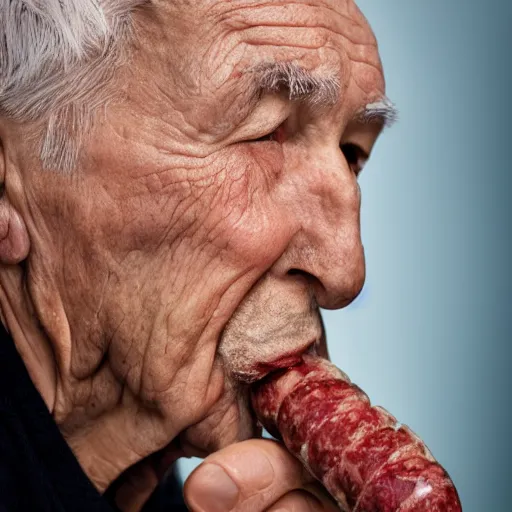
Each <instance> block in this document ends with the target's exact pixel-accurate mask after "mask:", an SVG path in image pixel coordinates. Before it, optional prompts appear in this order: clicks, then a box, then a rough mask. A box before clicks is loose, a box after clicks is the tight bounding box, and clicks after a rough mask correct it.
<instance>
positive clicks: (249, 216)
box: [205, 143, 295, 269]
mask: <svg viewBox="0 0 512 512" xmlns="http://www.w3.org/2000/svg"><path fill="white" fill-rule="evenodd" d="M256 146H257V147H252V146H251V145H247V146H241V147H239V148H237V149H236V150H235V151H236V152H234V153H233V154H231V155H230V158H229V159H228V161H227V165H226V170H225V178H224V179H225V181H224V183H223V184H222V192H221V191H219V193H218V194H217V198H218V200H217V201H215V202H213V203H211V204H210V207H209V213H208V218H207V219H205V225H206V226H208V227H210V228H211V229H208V231H207V237H208V241H209V242H210V243H213V244H215V245H216V246H218V247H220V248H221V249H222V257H223V259H226V258H227V259H228V260H229V261H231V262H236V265H237V266H239V265H242V266H245V267H248V266H249V267H256V268H261V269H267V268H268V267H269V266H271V265H272V263H273V262H274V261H275V260H276V259H277V258H278V257H279V256H280V255H281V254H282V252H283V251H284V249H285V248H286V246H287V245H288V243H289V240H290V238H291V237H292V236H293V234H294V230H295V227H294V225H293V222H292V219H291V216H290V215H287V213H286V210H285V207H284V205H283V204H281V203H279V202H278V201H276V198H275V187H276V184H277V183H278V179H279V175H280V173H281V170H282V167H283V165H282V158H283V157H282V152H281V151H280V150H276V148H275V146H277V144H275V143H268V144H267V143H263V144H261V145H259V144H258V145H256ZM258 146H261V147H258ZM271 146H274V148H272V147H271Z"/></svg>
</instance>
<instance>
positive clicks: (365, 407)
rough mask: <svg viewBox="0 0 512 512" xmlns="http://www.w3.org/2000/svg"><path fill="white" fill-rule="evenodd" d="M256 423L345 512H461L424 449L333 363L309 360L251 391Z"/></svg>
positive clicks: (443, 475)
mask: <svg viewBox="0 0 512 512" xmlns="http://www.w3.org/2000/svg"><path fill="white" fill-rule="evenodd" d="M252 403H253V407H254V410H255V412H256V415H257V417H258V419H259V420H260V422H261V423H262V424H263V426H264V427H265V428H266V429H267V430H268V431H269V432H270V433H271V434H272V435H274V436H275V437H277V438H280V439H282V441H283V442H284V444H285V445H286V447H287V448H288V450H290V452H291V453H293V454H294V455H295V456H296V457H297V458H298V459H299V460H301V462H302V463H303V464H304V465H305V467H306V468H307V469H308V470H309V471H310V472H311V474H312V475H313V476H314V477H315V478H317V479H318V480H319V481H320V482H322V484H323V485H324V487H325V488H326V489H327V490H328V491H329V492H330V493H331V495H332V496H333V497H334V498H335V499H336V500H337V502H338V504H339V506H340V508H341V509H342V510H343V511H345V512H395V511H399V512H460V511H462V507H461V504H460V501H459V497H458V495H457V491H456V489H455V487H454V485H453V483H452V481H451V479H450V477H449V476H448V474H447V473H446V471H445V470H444V469H443V468H442V467H441V466H440V465H439V464H438V463H437V462H436V460H435V459H434V458H433V457H432V455H431V454H430V452H429V450H428V449H427V447H426V446H425V444H424V443H423V441H421V439H419V438H418V437H417V436H416V435H415V434H414V433H413V432H412V431H411V430H410V429H409V428H407V427H406V426H405V425H401V424H399V423H398V422H397V420H396V419H395V418H394V417H393V416H392V415H391V414H389V413H388V412H387V411H385V410H384V409H382V408H380V407H372V405H371V404H370V401H369V399H368V397H367V396H366V394H365V393H364V392H363V391H362V390H361V389H360V388H358V387H357V386H356V385H355V384H353V383H351V382H350V379H349V378H348V377H347V376H346V375H345V374H344V373H343V372H341V371H340V370H338V369H337V368H336V367H335V366H334V365H333V364H331V363H330V362H329V361H326V360H325V359H321V358H319V357H316V356H309V355H305V356H304V357H303V361H302V362H301V363H300V364H298V365H297V366H294V367H292V368H289V369H287V370H283V371H280V372H275V373H273V374H270V375H269V376H267V377H266V378H265V379H263V380H262V381H260V382H258V383H256V384H255V385H254V386H253V388H252Z"/></svg>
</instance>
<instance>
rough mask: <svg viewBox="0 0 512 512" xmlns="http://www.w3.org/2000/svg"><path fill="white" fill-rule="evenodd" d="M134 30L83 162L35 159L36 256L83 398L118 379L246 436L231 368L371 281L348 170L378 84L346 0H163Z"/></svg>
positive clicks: (161, 410)
mask: <svg viewBox="0 0 512 512" xmlns="http://www.w3.org/2000/svg"><path fill="white" fill-rule="evenodd" d="M135 32H136V34H137V42H136V44H135V46H134V51H133V55H132V59H131V62H130V63H129V64H128V65H127V67H126V68H125V69H124V70H123V72H122V76H121V77H120V81H119V83H120V87H121V88H122V92H124V99H123V101H122V102H120V103H117V104H113V105H111V106H110V107H109V109H108V111H107V114H106V119H105V120H103V121H101V120H100V121H99V122H98V124H97V125H96V127H95V130H94V132H93V133H92V134H91V136H90V139H88V140H87V144H86V154H85V156H84V159H83V162H82V166H81V169H80V170H79V172H77V173H76V174H75V175H74V176H71V177H69V176H63V175H59V174H57V173H42V174H41V173H40V172H37V173H36V172H34V173H28V175H27V185H26V187H27V190H28V196H29V200H30V201H31V202H32V204H33V205H34V206H33V207H32V208H33V210H34V211H35V213H34V215H33V223H34V225H33V227H32V228H31V229H32V230H33V231H34V232H38V233H39V235H40V236H38V237H35V236H33V237H32V239H33V241H32V253H31V256H30V258H29V272H30V275H31V276H33V281H34V282H35V283H36V284H33V285H32V286H33V289H34V294H35V295H37V297H38V304H39V308H40V310H41V315H42V316H43V317H44V318H45V319H47V320H45V322H46V323H47V325H46V328H47V329H48V330H49V331H51V330H52V320H51V318H52V315H51V314H50V312H51V311H53V310H54V309H55V310H59V311H60V310H62V311H65V314H66V317H67V319H68V322H69V326H70V334H71V339H72V344H73V345H72V346H73V350H72V351H71V354H70V355H69V366H70V368H71V375H72V376H73V378H75V379H76V380H77V381H78V380H79V379H84V378H86V377H88V376H90V375H92V374H94V373H97V375H98V377H97V381H98V382H100V383H101V384H98V386H97V387H98V390H96V391H95V389H94V388H93V391H92V392H91V394H92V398H94V396H95V395H98V396H99V397H100V398H101V397H103V398H104V396H105V395H107V396H108V395H109V393H112V401H115V400H117V399H118V398H117V396H118V395H116V394H115V393H120V391H119V390H120V389H122V390H123V391H122V393H125V394H126V393H129V394H130V396H132V397H136V399H137V401H138V403H139V404H140V408H141V410H148V411H149V410H151V411H157V413H158V414H156V413H155V417H156V416H158V418H160V419H159V420H158V421H161V422H162V424H166V425H167V427H166V428H167V431H169V429H170V427H169V425H170V424H171V423H172V428H173V429H174V430H176V431H183V430H184V429H187V430H186V431H185V433H184V434H183V436H182V440H183V441H184V442H187V443H190V444H191V445H194V446H195V447H197V448H198V449H204V450H207V451H209V450H213V449H215V448H218V447H219V446H222V445H224V444H227V443H229V442H232V441H234V440H236V439H238V438H241V437H245V436H247V435H250V434H251V433H252V429H253V425H252V422H251V420H250V415H249V414H248V412H247V410H246V407H245V405H243V393H244V391H243V389H244V388H243V386H242V387H240V386H239V385H238V384H237V383H236V382H237V381H236V379H235V378H234V377H233V376H234V375H236V376H238V377H243V378H245V379H251V378H254V377H255V376H258V375H261V373H262V372H263V373H264V372H265V371H267V370H268V369H269V368H271V367H272V366H273V361H275V360H276V359H282V358H285V360H287V359H286V358H288V357H291V358H292V359H293V355H294V354H296V353H297V352H301V351H304V350H307V349H308V347H311V345H312V344H315V343H318V341H319V340H320V339H321V337H322V326H321V320H320V315H319V311H318V308H319V307H324V308H339V307H343V306H345V305H346V304H348V303H349V302H350V301H351V300H352V299H354V297H355V296H356V295H357V294H358V292H359V291H360V289H361V287H362V284H363V280H364V258H363V249H362V245H361V241H360V232H359V208H360V191H359V187H358V184H357V171H358V165H359V162H360V161H361V159H362V158H363V155H364V154H369V153H370V151H371V149H372V146H373V144H374V142H375V140H376V138H377V135H378V133H379V131H380V129H381V126H380V125H379V124H378V123H377V124H364V123H361V122H360V121H358V115H359V113H360V111H361V109H363V108H364V107H365V106H366V105H367V104H369V103H372V102H375V101H377V100H378V99H379V98H380V97H381V96H382V95H383V93H384V82H383V77H382V71H381V66H380V61H379V56H378V52H377V48H376V43H375V40H374V37H373V35H372V32H371V30H370V28H369V27H368V25H367V23H366V21H365V19H364V18H363V16H362V15H361V14H360V12H359V11H358V9H357V7H356V6H355V5H354V4H353V2H352V1H350V0H315V1H309V2H302V1H291V0H290V1H283V2H276V1H274V0H269V1H263V2H262V1H258V2H256V1H252V0H239V1H229V2H227V1H213V0H206V1H202V2H193V3H192V4H191V5H187V4H186V3H184V2H183V3H180V2H169V1H167V0H165V1H164V0H161V1H155V2H153V5H152V6H150V7H148V8H146V10H141V11H140V12H138V13H137V15H136V27H135ZM275 64H278V65H279V64H280V65H281V66H280V67H279V66H277V67H275V66H274V65H275ZM273 66H274V67H273ZM287 66H288V67H287ZM269 69H270V70H272V69H275V70H278V71H279V69H280V70H281V74H279V73H278V74H274V75H269ZM283 69H288V70H290V69H291V70H292V72H293V70H295V71H297V70H301V72H302V73H303V75H304V76H309V77H310V78H311V77H316V82H317V85H318V86H319V87H322V86H326V85H327V89H328V90H329V91H330V94H329V95H327V96H325V95H324V97H322V95H321V94H320V93H318V94H316V93H315V90H314V89H315V86H314V82H315V80H314V79H311V80H310V82H308V83H309V84H310V85H309V86H308V87H309V89H308V90H306V91H303V93H302V94H301V93H300V91H299V92H297V91H296V90H295V89H293V87H294V86H293V84H290V83H287V80H288V79H287V78H286V76H285V75H286V73H284V72H282V71H283ZM292 75H293V73H292ZM269 76H271V78H272V77H273V80H274V81H273V82H272V80H271V78H269ZM329 84H330V85H329ZM336 84H337V85H336ZM329 87H330V88H329ZM324 89H325V88H324ZM324 92H325V90H324ZM322 98H323V99H322ZM356 146H357V148H359V149H355V148H356ZM347 148H349V149H347ZM41 281H44V282H45V286H42V287H41V288H38V285H37V283H40V282H41ZM55 290H58V293H59V295H60V297H61V303H59V304H55V303H54V302H55V301H54V300H53V299H52V298H51V297H52V296H53V295H52V293H53V292H54V291H55ZM52 301H53V303H52ZM278 364H279V363H278ZM114 383H115V384H114ZM109 386H112V387H114V388H115V389H116V390H117V391H116V392H113V391H112V392H111V391H108V390H110V387H109ZM71 387H72V386H70V387H69V389H70V390H71ZM106 390H107V391H106ZM63 393H64V395H65V393H66V391H64V392H63ZM69 393H72V391H69ZM241 397H242V398H241ZM73 400H75V402H76V400H78V399H77V398H76V397H75V398H73ZM92 401H93V402H94V400H92ZM90 403H91V395H88V396H87V402H86V403H84V407H85V408H88V407H90ZM63 415H64V412H63ZM155 422H156V420H155ZM192 425H195V426H192ZM188 427H190V428H188ZM158 428H159V429H160V430H159V432H161V435H162V440H161V442H162V444H165V442H168V441H169V439H165V434H164V433H163V431H164V430H165V429H164V427H163V426H162V425H160V423H159V426H158Z"/></svg>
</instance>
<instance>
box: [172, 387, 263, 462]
mask: <svg viewBox="0 0 512 512" xmlns="http://www.w3.org/2000/svg"><path fill="white" fill-rule="evenodd" d="M261 434H262V429H261V426H259V424H258V422H257V420H256V417H255V416H254V413H253V412H252V409H251V408H250V406H249V398H248V389H247V387H246V386H238V387H237V389H236V390H232V391H229V392H226V393H225V395H224V396H223V397H222V398H221V400H219V402H217V403H216V404H215V406H214V407H213V408H212V409H211V410H210V411H209V412H208V414H207V415H206V416H205V418H203V419H202V420H201V421H199V422H198V423H196V424H195V425H192V426H190V427H188V428H187V429H185V430H184V431H183V432H182V433H181V435H180V445H181V448H182V450H183V453H184V455H185V457H200V458H204V457H206V456H208V455H210V454H211V453H214V452H216V451H218V450H220V449H222V448H225V447H226V446H229V445H230V444H234V443H238V442H240V441H245V440H247V439H253V438H257V437H261Z"/></svg>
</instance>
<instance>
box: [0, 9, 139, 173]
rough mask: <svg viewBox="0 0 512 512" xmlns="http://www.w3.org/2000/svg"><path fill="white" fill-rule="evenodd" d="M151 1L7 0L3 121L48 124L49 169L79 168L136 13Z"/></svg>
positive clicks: (1, 68) (0, 71)
mask: <svg viewBox="0 0 512 512" xmlns="http://www.w3.org/2000/svg"><path fill="white" fill-rule="evenodd" d="M143 3H146V0H0V116H3V117H5V118H8V119H11V120H13V121H15V122H18V123H22V122H29V123H30V122H35V123H38V122H42V123H43V126H44V129H43V133H42V136H41V153H40V156H41V160H42V164H43V167H45V168H57V169H62V170H71V169H72V168H73V167H74V166H75V164H76V160H77V157H78V152H79V148H80V137H81V133H85V131H86V127H87V125H88V123H89V122H90V121H91V119H92V115H93V113H94V111H95V110H96V109H97V108H98V107H99V106H101V105H105V104H106V102H108V100H109V99H110V98H111V97H112V95H113V93H114V91H113V90H112V88H109V87H108V84H109V82H110V79H111V78H112V77H113V75H114V73H115V70H116V69H118V68H119V66H120V65H121V64H122V62H123V60H124V59H125V57H126V52H125V47H126V46H127V45H126V40H127V37H128V36H129V34H130V27H131V21H132V13H133V10H134V9H135V7H137V6H139V5H141V4H143Z"/></svg>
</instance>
